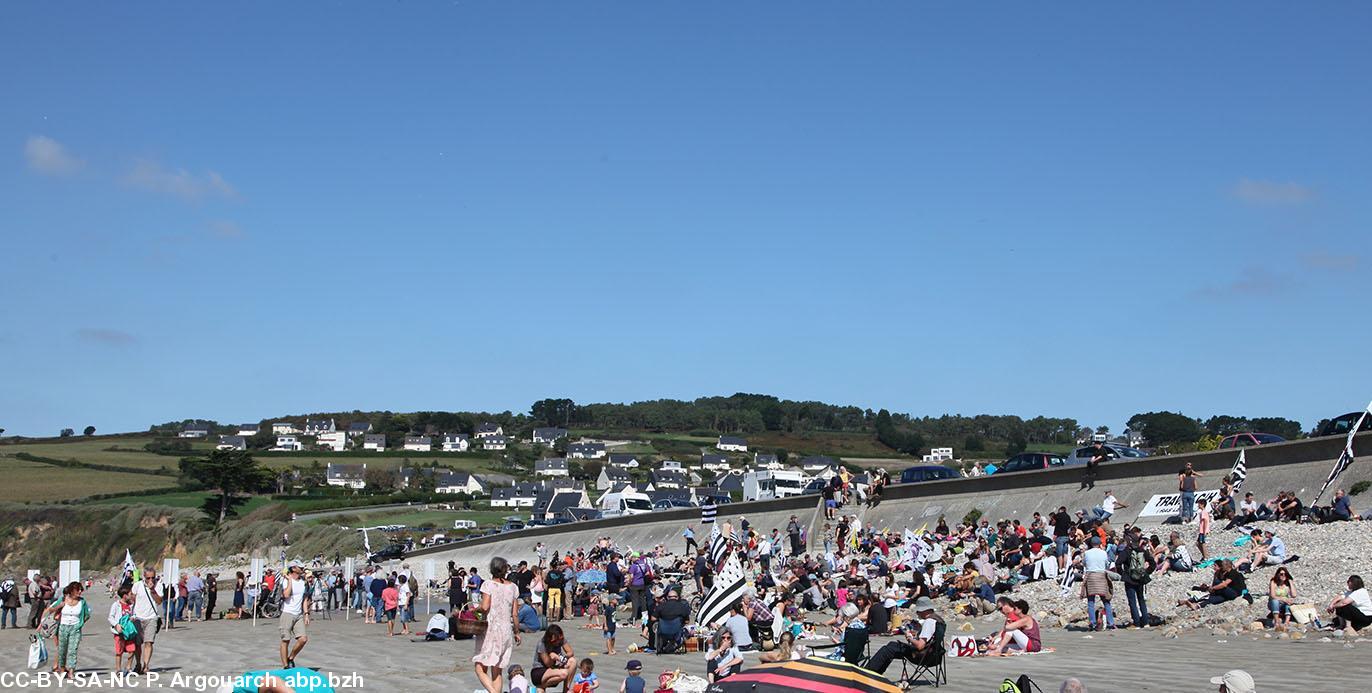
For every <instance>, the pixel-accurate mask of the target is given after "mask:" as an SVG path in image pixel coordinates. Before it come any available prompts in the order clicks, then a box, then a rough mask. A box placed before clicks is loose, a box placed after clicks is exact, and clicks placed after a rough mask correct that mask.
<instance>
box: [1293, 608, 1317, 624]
mask: <svg viewBox="0 0 1372 693" xmlns="http://www.w3.org/2000/svg"><path fill="white" fill-rule="evenodd" d="M1291 618H1293V619H1295V621H1296V623H1299V624H1301V625H1305V624H1307V623H1310V622H1311V621H1314V620H1315V605H1314V604H1292V605H1291Z"/></svg>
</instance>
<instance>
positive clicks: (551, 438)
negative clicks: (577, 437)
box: [534, 428, 567, 445]
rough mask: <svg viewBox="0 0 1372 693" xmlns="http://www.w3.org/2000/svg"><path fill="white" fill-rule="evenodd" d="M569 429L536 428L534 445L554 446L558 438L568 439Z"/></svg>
mask: <svg viewBox="0 0 1372 693" xmlns="http://www.w3.org/2000/svg"><path fill="white" fill-rule="evenodd" d="M566 437H567V429H565V428H535V429H534V443H537V444H541V445H552V444H553V443H555V442H557V439H558V438H566Z"/></svg>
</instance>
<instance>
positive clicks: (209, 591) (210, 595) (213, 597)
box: [202, 573, 219, 621]
mask: <svg viewBox="0 0 1372 693" xmlns="http://www.w3.org/2000/svg"><path fill="white" fill-rule="evenodd" d="M218 598H219V575H218V574H216V573H205V617H204V618H203V619H202V620H205V621H209V620H211V619H213V618H214V603H215V601H217V600H218Z"/></svg>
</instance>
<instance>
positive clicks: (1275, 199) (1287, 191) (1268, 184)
mask: <svg viewBox="0 0 1372 693" xmlns="http://www.w3.org/2000/svg"><path fill="white" fill-rule="evenodd" d="M1233 192H1234V197H1237V198H1239V199H1240V200H1242V201H1244V202H1246V203H1248V204H1252V205H1299V204H1304V203H1306V202H1309V201H1311V200H1313V199H1315V189H1314V188H1312V187H1310V186H1308V185H1301V184H1300V183H1290V182H1288V183H1277V182H1274V181H1268V180H1252V179H1249V178H1244V179H1242V180H1240V181H1239V182H1238V183H1236V184H1235V185H1234V190H1233Z"/></svg>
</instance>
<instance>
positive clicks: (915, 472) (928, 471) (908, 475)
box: [900, 464, 958, 484]
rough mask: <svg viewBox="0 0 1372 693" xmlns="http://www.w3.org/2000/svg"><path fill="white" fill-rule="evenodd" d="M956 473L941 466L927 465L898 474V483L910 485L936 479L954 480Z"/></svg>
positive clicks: (956, 476)
mask: <svg viewBox="0 0 1372 693" xmlns="http://www.w3.org/2000/svg"><path fill="white" fill-rule="evenodd" d="M956 478H958V473H957V472H955V471H953V470H952V469H949V468H948V467H945V466H943V465H941V464H927V465H924V466H921V467H911V468H909V469H907V470H905V471H903V472H901V473H900V483H902V484H912V483H914V482H916V481H936V480H938V479H956Z"/></svg>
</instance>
